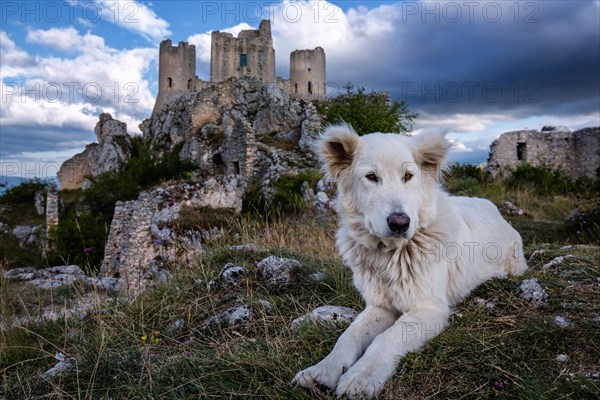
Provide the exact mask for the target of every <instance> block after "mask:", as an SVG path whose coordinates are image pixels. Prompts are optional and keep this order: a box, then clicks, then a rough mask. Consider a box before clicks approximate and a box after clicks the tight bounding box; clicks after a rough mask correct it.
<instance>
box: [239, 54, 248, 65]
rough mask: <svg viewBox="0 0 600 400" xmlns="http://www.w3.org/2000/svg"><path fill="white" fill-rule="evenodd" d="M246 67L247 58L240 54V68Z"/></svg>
mask: <svg viewBox="0 0 600 400" xmlns="http://www.w3.org/2000/svg"><path fill="white" fill-rule="evenodd" d="M247 65H248V56H246V55H245V54H240V67H245V66H247Z"/></svg>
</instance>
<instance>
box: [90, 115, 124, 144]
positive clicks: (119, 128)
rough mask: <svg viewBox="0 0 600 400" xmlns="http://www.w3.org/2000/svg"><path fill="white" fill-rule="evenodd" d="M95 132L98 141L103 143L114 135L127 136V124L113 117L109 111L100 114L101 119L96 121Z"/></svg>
mask: <svg viewBox="0 0 600 400" xmlns="http://www.w3.org/2000/svg"><path fill="white" fill-rule="evenodd" d="M94 133H95V134H96V138H97V139H98V143H100V144H103V143H104V142H105V140H106V139H107V138H109V137H113V136H127V124H125V123H124V122H121V121H119V120H116V119H113V117H112V116H111V115H110V114H108V113H102V114H100V118H99V121H98V122H97V123H96V127H95V128H94Z"/></svg>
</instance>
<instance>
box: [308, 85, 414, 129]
mask: <svg viewBox="0 0 600 400" xmlns="http://www.w3.org/2000/svg"><path fill="white" fill-rule="evenodd" d="M345 89H346V93H345V94H341V95H339V96H337V97H334V98H333V99H331V100H326V101H324V102H323V103H321V105H320V108H319V113H320V114H321V115H322V116H323V122H324V124H325V125H328V124H339V123H343V122H346V123H348V124H350V125H351V126H352V127H353V128H354V130H355V131H356V133H358V134H359V135H364V134H366V133H370V132H395V133H404V132H410V131H411V130H412V125H413V121H414V119H415V118H417V116H418V114H416V113H413V112H411V111H410V110H409V109H408V106H407V104H406V102H405V101H400V102H399V101H396V100H394V101H392V102H391V104H390V103H388V101H389V97H387V95H385V94H384V93H378V92H370V93H366V91H365V88H364V87H357V88H355V87H354V85H352V84H351V83H348V84H347V85H346V87H345Z"/></svg>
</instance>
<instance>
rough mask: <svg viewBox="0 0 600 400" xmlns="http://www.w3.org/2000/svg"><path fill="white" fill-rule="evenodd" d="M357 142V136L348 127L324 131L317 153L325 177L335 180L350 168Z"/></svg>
mask: <svg viewBox="0 0 600 400" xmlns="http://www.w3.org/2000/svg"><path fill="white" fill-rule="evenodd" d="M359 142H360V140H359V137H358V134H357V133H356V132H355V131H354V129H352V127H351V126H350V125H347V124H341V125H332V126H329V127H328V128H327V129H325V132H323V135H322V136H321V140H320V141H319V143H318V151H319V155H320V157H321V162H322V163H323V166H324V168H325V172H326V173H327V175H329V176H330V177H331V178H333V179H337V178H339V177H340V175H341V174H342V173H343V172H344V171H345V170H347V169H348V168H349V167H350V165H351V164H352V158H353V157H354V156H355V155H356V152H357V150H358V145H359Z"/></svg>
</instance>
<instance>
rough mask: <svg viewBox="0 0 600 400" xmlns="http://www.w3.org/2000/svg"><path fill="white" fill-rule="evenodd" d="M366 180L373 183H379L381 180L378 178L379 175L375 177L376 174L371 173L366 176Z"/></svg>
mask: <svg viewBox="0 0 600 400" xmlns="http://www.w3.org/2000/svg"><path fill="white" fill-rule="evenodd" d="M365 178H367V179H368V180H370V181H371V182H378V181H379V178H377V175H375V173H374V172H369V173H368V174H367V175H365Z"/></svg>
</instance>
